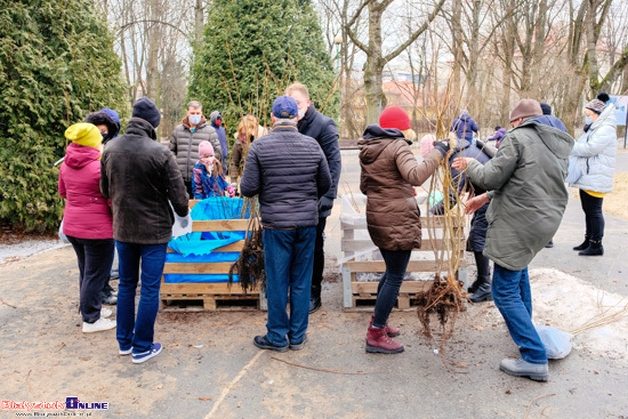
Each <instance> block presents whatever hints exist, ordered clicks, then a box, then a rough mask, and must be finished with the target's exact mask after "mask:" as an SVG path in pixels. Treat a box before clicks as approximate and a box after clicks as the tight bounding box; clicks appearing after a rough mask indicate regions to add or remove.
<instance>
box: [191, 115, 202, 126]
mask: <svg viewBox="0 0 628 419" xmlns="http://www.w3.org/2000/svg"><path fill="white" fill-rule="evenodd" d="M188 121H190V125H198V124H200V123H201V116H200V115H188Z"/></svg>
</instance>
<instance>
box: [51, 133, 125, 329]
mask: <svg viewBox="0 0 628 419" xmlns="http://www.w3.org/2000/svg"><path fill="white" fill-rule="evenodd" d="M65 137H66V138H67V139H68V140H70V141H72V143H71V144H70V145H69V146H68V148H67V150H66V155H65V160H64V162H63V164H62V165H61V170H60V172H59V194H60V195H61V196H62V197H63V198H64V199H65V208H64V211H63V233H64V234H65V235H66V236H67V237H68V240H69V241H70V243H71V244H72V247H74V251H75V252H76V256H77V258H78V266H79V271H80V281H79V286H80V311H81V315H82V317H83V332H84V333H93V332H100V331H103V330H109V329H113V328H115V327H116V322H115V320H109V319H107V318H106V317H108V315H111V311H109V310H107V309H103V310H102V311H101V302H100V291H101V290H102V289H103V286H104V284H105V281H106V280H107V278H108V277H109V272H110V271H111V264H112V263H113V232H112V215H111V209H110V207H109V203H108V202H107V200H106V199H105V198H104V197H103V196H102V194H101V193H100V188H99V182H100V154H101V149H102V135H101V134H100V131H99V130H98V128H97V127H96V126H95V125H92V124H89V123H84V122H82V123H78V124H74V125H72V126H70V127H69V128H68V129H67V130H66V131H65Z"/></svg>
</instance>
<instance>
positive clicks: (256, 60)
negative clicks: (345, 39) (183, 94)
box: [188, 0, 337, 131]
mask: <svg viewBox="0 0 628 419" xmlns="http://www.w3.org/2000/svg"><path fill="white" fill-rule="evenodd" d="M294 81H300V82H302V83H304V84H306V85H307V86H308V87H309V89H310V96H311V98H312V100H313V101H314V102H315V104H316V105H317V107H318V108H319V109H320V110H321V111H323V112H326V113H328V114H330V115H332V116H333V115H334V114H335V113H336V101H337V97H336V95H335V94H334V91H333V84H334V73H333V69H332V65H331V59H330V57H329V55H328V53H327V51H326V50H325V46H324V41H323V37H322V32H321V29H320V26H319V24H318V20H317V16H316V12H315V11H314V9H313V7H312V5H311V4H310V2H309V1H303V0H301V1H299V0H279V1H277V0H274V1H271V0H238V1H234V0H216V1H213V2H212V6H211V9H210V11H209V16H208V22H207V24H206V26H205V32H204V37H203V42H202V43H201V44H200V45H198V46H197V48H196V51H195V60H194V66H193V69H192V75H191V82H190V87H189V93H188V95H189V96H190V99H198V100H200V101H201V102H202V103H203V106H204V108H205V109H206V110H207V111H208V112H209V111H210V110H213V109H220V110H222V112H223V118H225V120H226V122H227V124H228V126H229V128H230V131H233V130H234V128H235V124H237V121H238V120H239V118H240V117H241V116H242V115H243V114H246V113H252V114H254V115H256V116H257V117H258V118H260V119H261V121H262V123H264V122H265V123H268V115H269V113H270V106H271V104H272V100H273V99H274V98H275V97H276V96H277V95H281V94H282V93H283V91H284V89H285V88H286V87H287V86H288V84H290V83H292V82H294Z"/></svg>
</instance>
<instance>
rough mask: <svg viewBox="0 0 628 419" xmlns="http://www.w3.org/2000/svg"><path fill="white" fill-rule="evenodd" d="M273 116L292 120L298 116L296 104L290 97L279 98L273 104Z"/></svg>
mask: <svg viewBox="0 0 628 419" xmlns="http://www.w3.org/2000/svg"><path fill="white" fill-rule="evenodd" d="M272 112H273V116H274V117H275V118H279V119H294V118H296V117H297V115H298V114H299V107H298V106H297V102H296V101H295V100H294V99H293V98H292V97H290V96H279V97H278V98H277V99H275V101H274V102H273V108H272Z"/></svg>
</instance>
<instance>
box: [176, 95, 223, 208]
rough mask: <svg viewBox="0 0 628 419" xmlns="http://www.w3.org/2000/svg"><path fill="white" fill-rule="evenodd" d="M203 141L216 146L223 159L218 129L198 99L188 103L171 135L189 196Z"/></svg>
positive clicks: (219, 158)
mask: <svg viewBox="0 0 628 419" xmlns="http://www.w3.org/2000/svg"><path fill="white" fill-rule="evenodd" d="M201 141H209V142H210V143H211V144H212V147H214V152H215V154H216V158H217V159H218V160H220V161H222V147H221V146H220V141H219V140H218V134H217V133H216V130H215V129H214V128H213V127H212V126H211V125H209V124H207V120H206V119H205V116H204V115H203V105H201V103H200V102H197V101H196V100H193V101H191V102H190V103H188V110H187V113H186V114H185V117H184V118H183V120H182V121H181V123H180V124H179V125H177V126H176V127H175V128H174V131H173V132H172V135H171V136H170V143H169V146H170V151H172V153H173V154H174V155H175V157H176V161H177V165H178V166H179V170H180V171H181V175H182V176H183V181H184V183H185V188H186V190H187V192H188V195H189V196H192V195H193V191H192V168H194V164H195V163H196V162H197V161H198V145H199V144H200V143H201Z"/></svg>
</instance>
